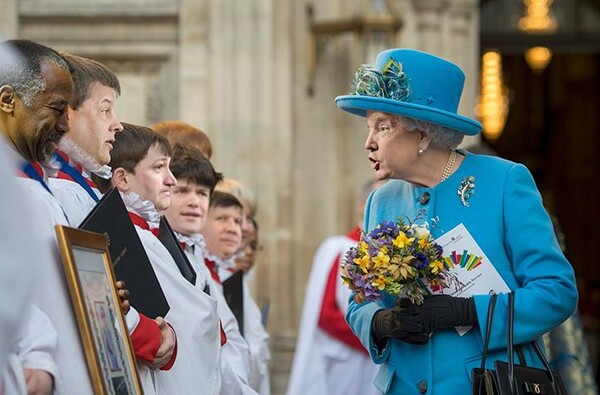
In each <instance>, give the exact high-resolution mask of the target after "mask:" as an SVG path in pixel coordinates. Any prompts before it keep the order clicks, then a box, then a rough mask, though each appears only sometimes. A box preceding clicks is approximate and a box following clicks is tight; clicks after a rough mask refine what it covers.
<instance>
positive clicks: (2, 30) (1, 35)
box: [0, 0, 19, 40]
mask: <svg viewBox="0 0 600 395" xmlns="http://www.w3.org/2000/svg"><path fill="white" fill-rule="evenodd" d="M18 34H19V5H18V1H17V0H3V1H2V12H0V40H8V39H12V38H17V37H18Z"/></svg>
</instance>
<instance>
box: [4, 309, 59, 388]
mask: <svg viewBox="0 0 600 395" xmlns="http://www.w3.org/2000/svg"><path fill="white" fill-rule="evenodd" d="M26 315H27V316H26V318H25V322H24V323H23V325H22V327H21V330H20V331H19V334H18V340H17V342H16V344H15V351H16V353H17V355H18V358H19V360H20V361H21V364H22V366H23V369H35V370H43V371H45V372H48V373H50V374H51V375H52V377H53V378H54V388H55V391H56V392H58V393H60V392H61V391H60V388H61V385H62V383H61V377H60V374H59V370H58V366H57V365H56V362H55V354H56V345H57V342H58V334H57V333H56V330H55V329H54V326H53V325H52V323H51V322H50V320H49V319H48V317H47V316H46V314H44V313H43V312H42V311H41V310H40V309H39V308H37V306H35V305H34V304H31V303H30V304H29V306H28V308H27V312H26Z"/></svg>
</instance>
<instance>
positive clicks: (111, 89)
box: [49, 53, 176, 393]
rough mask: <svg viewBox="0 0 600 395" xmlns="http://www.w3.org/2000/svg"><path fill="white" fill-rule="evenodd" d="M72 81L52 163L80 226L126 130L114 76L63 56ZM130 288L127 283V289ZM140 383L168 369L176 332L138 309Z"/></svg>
mask: <svg viewBox="0 0 600 395" xmlns="http://www.w3.org/2000/svg"><path fill="white" fill-rule="evenodd" d="M62 56H63V57H64V59H65V60H66V62H67V64H68V65H69V70H70V72H71V75H72V77H73V85H74V92H73V95H72V96H71V100H70V101H69V106H68V108H67V111H68V122H69V130H68V132H67V133H66V134H65V135H64V136H63V138H62V139H61V141H60V143H59V150H58V151H57V152H56V154H55V156H54V159H55V160H56V161H57V162H58V163H59V165H60V171H59V172H58V174H57V176H56V177H55V178H50V180H49V186H50V190H51V191H52V193H53V194H54V196H55V197H56V199H57V201H58V202H59V203H60V205H61V207H62V208H63V210H64V211H65V213H66V215H67V217H68V218H69V222H70V223H71V224H73V225H74V226H75V225H78V224H79V223H81V221H82V220H83V219H84V218H85V217H86V216H87V214H88V213H89V212H90V211H91V209H92V208H93V207H94V206H95V205H96V203H97V202H98V201H99V199H100V197H101V196H102V195H101V193H100V191H99V190H98V189H97V186H96V184H95V183H94V181H93V180H92V179H91V174H95V175H96V176H98V177H102V178H104V179H110V176H111V175H112V173H111V170H110V167H109V166H108V162H109V161H110V151H111V150H112V145H113V143H114V141H115V134H116V133H118V132H120V131H121V130H123V126H122V125H121V123H120V122H119V120H118V119H117V117H116V114H115V102H116V100H117V98H118V96H119V94H120V92H121V86H120V84H119V80H118V78H117V76H116V75H115V73H113V71H112V70H110V69H109V68H108V67H106V66H104V65H103V64H101V63H99V62H96V61H94V60H92V59H87V58H82V57H79V56H75V55H71V54H66V53H65V54H63V55H62ZM125 286H126V284H125ZM125 321H126V323H127V327H128V330H129V333H130V335H131V341H132V344H133V349H134V353H135V356H136V358H137V361H138V370H139V373H140V380H141V382H142V386H143V387H144V390H145V392H146V393H152V392H153V390H152V389H151V387H153V379H152V377H151V376H152V373H151V372H150V371H149V370H150V369H163V370H168V369H169V368H170V367H171V366H172V365H173V363H174V359H175V358H176V353H175V352H174V348H175V344H176V342H175V338H174V333H173V331H172V330H171V329H170V328H169V326H168V325H167V323H166V322H164V320H163V319H160V320H158V322H160V325H159V323H158V322H157V321H155V320H153V319H150V318H148V317H146V316H144V315H143V314H139V313H138V312H137V310H136V309H135V306H132V308H131V309H130V310H129V312H128V313H127V314H126V315H125Z"/></svg>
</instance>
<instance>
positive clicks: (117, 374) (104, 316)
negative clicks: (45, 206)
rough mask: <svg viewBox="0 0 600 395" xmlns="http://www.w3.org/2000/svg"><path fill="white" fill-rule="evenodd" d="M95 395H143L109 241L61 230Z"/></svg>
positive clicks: (60, 240)
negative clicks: (121, 303) (118, 290)
mask: <svg viewBox="0 0 600 395" xmlns="http://www.w3.org/2000/svg"><path fill="white" fill-rule="evenodd" d="M56 234H57V238H58V244H59V249H60V254H61V258H62V262H63V267H64V270H65V277H66V280H67V284H68V287H69V293H70V294H71V301H72V305H73V310H74V312H75V316H76V317H77V324H78V326H79V333H80V336H81V342H82V343H83V349H84V351H85V358H86V361H87V364H88V370H89V373H90V379H91V381H92V386H93V388H94V394H100V395H109V394H115V395H137V394H143V390H142V386H141V383H140V378H139V375H138V371H137V367H136V362H135V356H134V353H133V346H132V344H131V339H130V338H129V335H128V331H127V325H126V323H125V318H124V316H123V312H122V310H121V306H120V302H119V297H118V295H117V290H116V288H115V276H114V272H113V269H112V262H111V259H110V255H109V252H108V246H107V241H106V237H105V236H104V235H101V234H98V233H92V232H87V231H84V230H80V229H75V228H69V227H66V226H61V225H56Z"/></svg>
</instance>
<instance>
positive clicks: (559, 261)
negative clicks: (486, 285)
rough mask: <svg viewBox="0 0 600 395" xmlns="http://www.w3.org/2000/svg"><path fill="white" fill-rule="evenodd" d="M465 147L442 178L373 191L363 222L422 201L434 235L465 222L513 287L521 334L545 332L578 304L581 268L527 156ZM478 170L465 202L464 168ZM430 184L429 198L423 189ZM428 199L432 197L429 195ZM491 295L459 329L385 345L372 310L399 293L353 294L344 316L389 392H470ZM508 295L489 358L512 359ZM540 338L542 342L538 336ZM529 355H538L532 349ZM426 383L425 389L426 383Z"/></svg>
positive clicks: (499, 307) (413, 213) (391, 216)
mask: <svg viewBox="0 0 600 395" xmlns="http://www.w3.org/2000/svg"><path fill="white" fill-rule="evenodd" d="M464 153H465V154H466V157H465V159H464V161H463V163H462V164H461V166H460V168H459V169H458V170H457V171H456V172H455V173H454V174H453V175H452V176H450V177H449V178H448V179H447V180H446V181H444V182H442V183H440V184H439V185H437V186H436V187H434V188H425V187H418V186H415V185H412V184H409V183H407V182H405V181H401V180H391V181H389V182H387V183H386V184H385V185H383V186H382V187H380V188H379V189H378V190H376V191H375V192H373V193H372V194H371V196H370V197H369V199H368V201H367V204H366V207H365V228H366V229H367V230H368V231H370V230H371V229H373V228H374V227H375V226H376V225H377V224H379V223H380V222H382V221H383V220H396V219H397V218H398V217H399V216H407V217H408V218H409V219H411V220H412V219H414V218H416V217H417V214H418V212H419V211H420V210H424V211H422V213H424V214H425V215H424V216H423V220H419V221H416V222H417V223H422V222H424V221H427V222H429V224H430V225H431V224H432V223H434V222H436V223H437V225H436V226H435V227H433V228H432V229H431V230H432V235H433V237H434V238H437V237H439V236H441V235H442V234H443V233H444V232H445V231H449V230H451V229H453V228H454V227H455V226H457V225H458V224H460V223H463V224H464V225H465V227H466V228H467V229H468V231H469V232H470V233H471V235H472V236H473V238H474V239H475V241H476V242H477V243H478V244H479V246H480V247H481V248H482V250H483V251H484V252H485V254H486V255H487V257H488V258H489V259H490V260H491V262H492V263H493V264H494V266H495V268H496V270H498V272H499V273H500V275H501V276H502V278H503V279H504V281H505V282H506V283H507V284H508V286H509V287H510V289H511V290H513V291H514V292H515V306H516V307H515V343H523V342H527V341H531V340H533V339H536V338H539V337H540V336H541V335H542V334H543V333H544V332H547V331H549V330H550V329H552V328H553V327H555V326H557V325H559V324H560V323H561V322H563V321H564V320H566V319H567V318H568V317H569V316H570V315H571V314H572V313H573V311H574V309H575V306H576V303H577V289H576V286H575V278H574V274H573V269H572V268H571V265H570V264H569V262H568V261H567V260H566V259H565V257H564V255H563V254H562V252H561V250H560V248H559V246H558V243H557V241H556V237H555V235H554V231H553V226H552V223H551V220H550V218H549V216H548V214H547V213H546V210H545V209H544V207H543V205H542V200H541V196H540V194H539V192H538V190H537V188H536V186H535V182H534V180H533V178H532V176H531V174H530V173H529V171H528V170H527V168H526V167H525V166H523V165H520V164H516V163H513V162H509V161H507V160H503V159H500V158H496V157H488V156H482V155H474V154H470V153H468V152H464ZM468 176H474V177H475V184H476V186H475V188H474V194H473V196H472V197H470V198H469V199H468V203H469V207H466V206H464V205H463V204H462V203H461V201H460V198H459V195H458V194H457V189H458V188H459V186H460V185H461V181H462V179H463V178H464V177H468ZM426 192H427V193H429V200H428V201H427V202H425V201H426V200H427V199H421V197H422V195H423V194H424V193H426ZM423 203H424V204H423ZM489 299H490V297H489V295H476V296H474V301H475V305H476V309H477V317H478V319H479V322H480V324H481V325H480V326H478V327H476V328H475V329H472V330H470V331H469V332H468V333H467V334H465V335H464V336H462V337H461V336H459V335H458V333H457V332H456V330H454V329H446V330H441V331H438V332H435V333H434V334H433V335H432V336H431V338H430V340H429V342H428V343H427V344H426V345H423V346H418V345H411V344H408V343H404V342H401V341H399V340H396V339H392V340H390V341H388V342H387V344H386V346H385V348H384V349H383V350H381V351H379V350H378V349H377V347H376V346H375V344H374V342H373V338H372V336H371V321H372V319H373V315H374V314H375V313H376V312H377V311H378V310H381V309H383V308H389V307H393V306H394V301H395V297H392V296H390V295H388V296H386V297H385V298H384V299H383V300H381V301H378V302H371V303H364V304H357V303H355V302H354V301H353V300H352V299H351V300H350V306H349V308H348V312H347V314H346V320H347V321H348V323H349V324H350V326H351V327H352V329H353V331H354V332H355V333H356V335H357V336H358V337H359V338H360V339H361V341H362V343H363V344H364V346H365V348H366V349H367V350H368V351H369V353H370V355H371V357H372V358H373V361H375V363H377V364H381V368H380V371H379V374H378V376H377V378H376V380H375V385H376V386H377V387H378V388H379V389H380V390H382V391H384V392H386V393H389V394H402V395H407V394H421V393H427V394H434V395H448V394H457V395H462V394H469V393H470V386H471V380H470V376H471V369H472V368H474V367H479V364H480V363H481V352H482V345H483V336H484V331H485V322H486V317H487V310H488V304H489ZM507 302H508V295H506V294H501V295H499V298H498V301H497V303H496V309H495V317H494V318H495V319H494V325H493V327H492V337H491V339H490V350H492V352H491V353H490V354H489V355H488V358H487V364H486V365H487V366H488V367H493V361H495V360H498V359H502V360H506V359H507V354H506V338H507V336H506V334H507V333H506V332H507V328H506V327H507V325H506V318H505V317H508V315H507ZM540 345H541V343H540ZM526 356H527V361H528V362H530V361H535V360H537V358H535V357H534V354H533V352H532V350H529V349H528V350H526ZM424 390H426V391H424Z"/></svg>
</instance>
